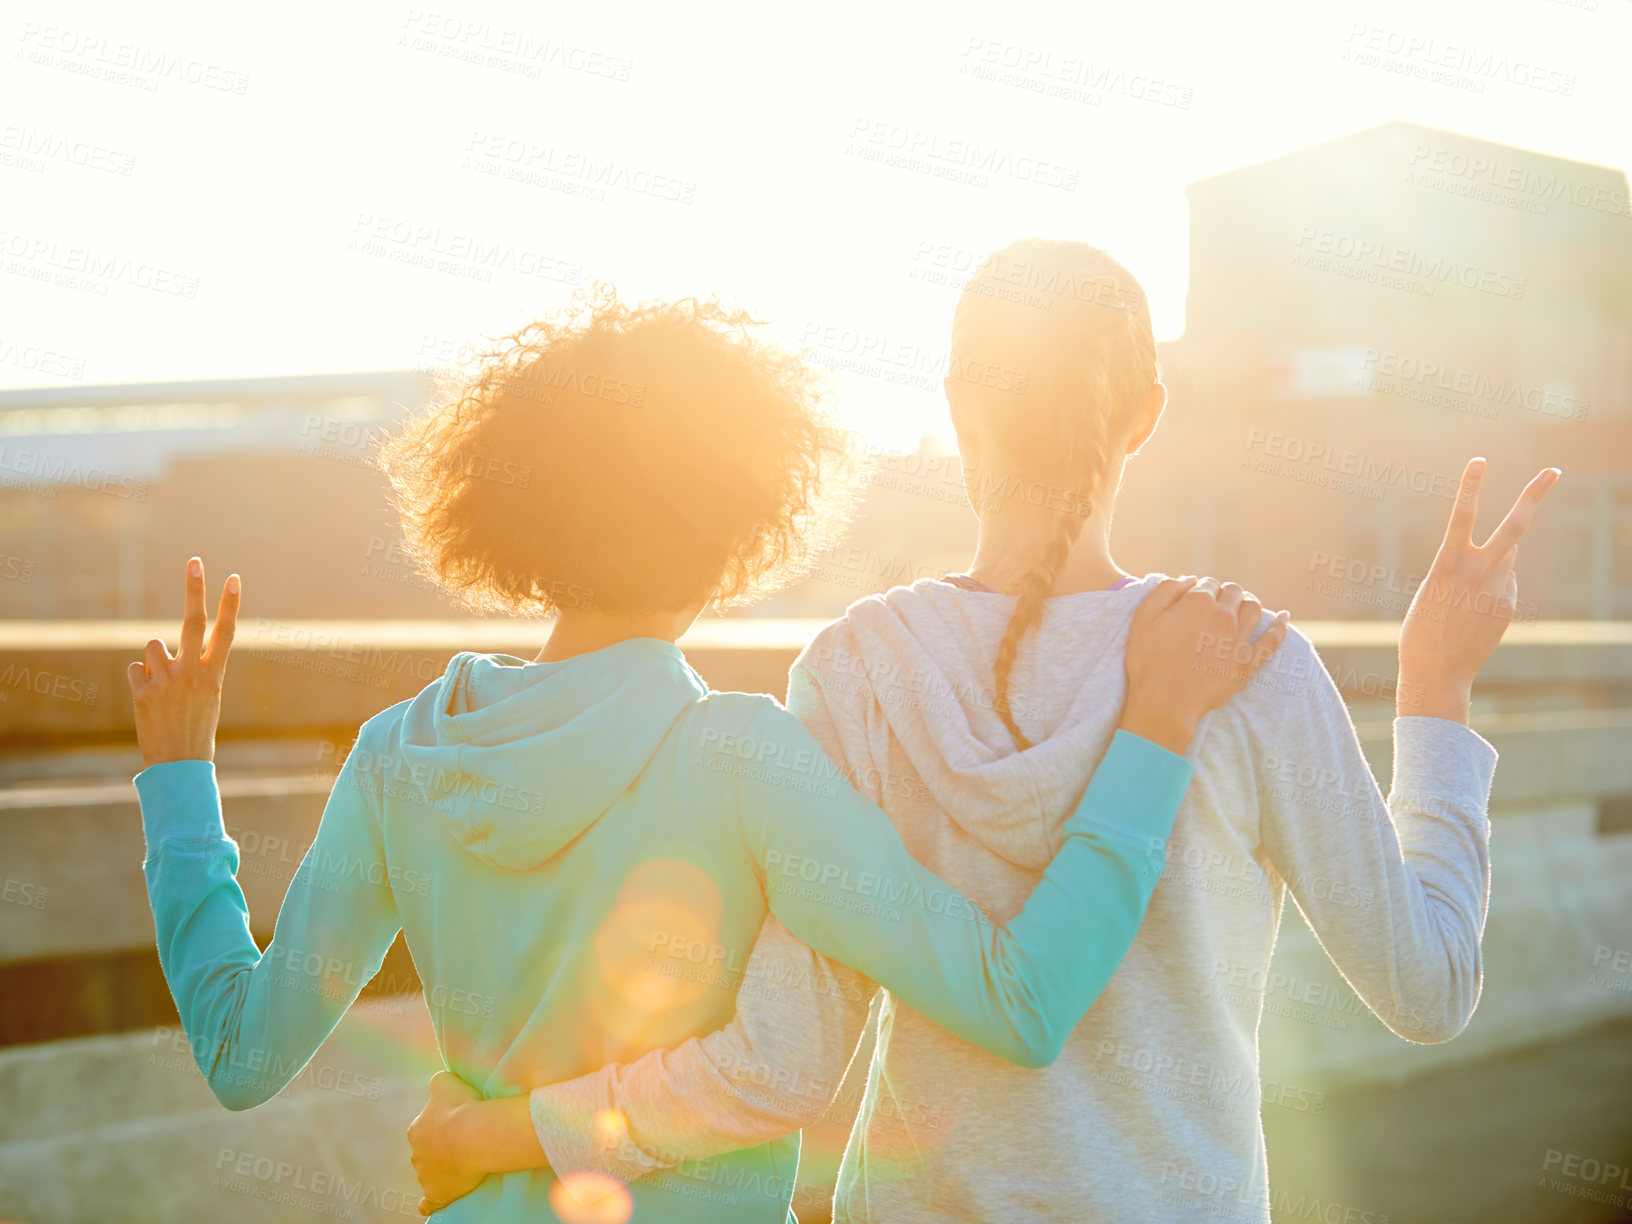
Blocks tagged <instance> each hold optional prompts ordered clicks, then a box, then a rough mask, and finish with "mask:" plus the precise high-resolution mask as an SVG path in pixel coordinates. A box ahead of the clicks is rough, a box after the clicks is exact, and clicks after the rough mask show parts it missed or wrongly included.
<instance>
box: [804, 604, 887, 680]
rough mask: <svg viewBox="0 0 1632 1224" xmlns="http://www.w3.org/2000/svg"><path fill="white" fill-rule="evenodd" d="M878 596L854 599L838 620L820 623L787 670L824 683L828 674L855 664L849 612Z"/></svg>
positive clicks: (853, 638) (830, 674)
mask: <svg viewBox="0 0 1632 1224" xmlns="http://www.w3.org/2000/svg"><path fill="white" fill-rule="evenodd" d="M882 599H883V597H882V596H879V595H870V596H868V597H867V599H862V600H857V601H856V602H855V603H853V604H851V605H850V607H848V608H846V609H845V612H844V615H843V616H841V617H839V619H838V620H836V621H832V622H830V623H828V624H827V625H824V626H823V627H822V629H821V631H820V632H819V633H817V635H816V636H815V637H813V638H811V639H810V641H809V642H808V643H807V644H806V646H805V648H804V649H803V650H801V651H800V652H799V655H798V657H797V658H795V659H794V661H793V666H792V667H791V668H790V669H789V674H790V675H791V674H796V673H801V672H802V673H804V675H805V676H807V677H808V678H810V679H812V680H815V681H816V682H817V683H818V684H824V683H825V682H826V681H827V680H828V679H829V678H830V677H832V676H837V675H843V674H845V672H846V671H847V670H849V669H850V668H852V667H854V666H856V665H857V661H858V660H859V658H860V654H859V652H858V651H857V649H856V635H855V631H854V629H853V628H852V627H851V625H850V616H851V614H852V613H853V612H854V611H855V610H856V609H857V608H859V607H860V606H861V605H863V604H866V603H869V602H872V601H882Z"/></svg>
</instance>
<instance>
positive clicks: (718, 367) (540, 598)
mask: <svg viewBox="0 0 1632 1224" xmlns="http://www.w3.org/2000/svg"><path fill="white" fill-rule="evenodd" d="M759 325H760V324H759V322H758V321H757V320H755V319H754V318H752V317H751V316H750V315H748V314H747V313H745V312H742V311H738V310H732V309H727V308H726V307H724V306H722V305H720V304H719V302H718V301H716V300H713V299H709V300H699V299H694V298H688V299H684V300H680V301H675V302H655V303H642V304H640V305H634V306H631V305H626V304H624V303H622V302H620V301H619V300H618V298H617V293H616V291H615V290H614V289H613V288H611V287H610V286H604V285H597V286H596V287H595V289H594V290H593V291H591V292H590V293H587V294H584V295H581V296H580V297H579V298H578V299H577V300H576V301H575V302H574V305H573V306H572V307H571V308H569V309H568V310H567V311H566V312H564V314H563V315H562V316H561V317H560V318H559V319H558V320H556V321H540V322H535V323H532V324H529V325H528V326H526V327H524V328H522V329H521V330H519V331H517V332H514V333H512V334H511V335H508V336H505V337H502V338H500V339H498V340H496V341H493V342H492V343H491V345H490V347H488V348H487V349H486V350H485V351H484V352H483V353H481V354H480V355H479V356H478V357H477V358H476V359H475V360H474V361H473V362H472V363H471V365H470V367H469V368H468V369H466V370H465V371H464V372H463V373H460V374H457V375H454V376H451V377H449V376H445V377H444V380H443V387H442V389H441V391H440V393H439V394H438V395H437V396H435V397H434V398H433V401H432V406H431V407H430V408H429V409H428V410H427V411H426V412H424V413H423V414H421V415H419V416H417V417H415V418H413V419H411V420H410V421H409V422H408V423H407V424H406V425H405V426H404V427H402V428H401V429H399V430H398V431H397V432H396V433H394V434H393V435H392V436H391V437H389V438H388V439H387V440H386V442H385V444H384V445H383V446H382V448H381V451H380V455H379V464H380V466H381V468H382V469H383V470H384V472H385V474H386V476H387V477H388V478H389V480H390V482H391V486H392V502H393V504H394V506H395V507H396V509H397V512H398V514H399V515H400V516H401V519H402V527H403V536H404V541H405V545H406V547H407V549H408V551H409V553H410V555H412V556H413V557H414V559H415V560H416V562H417V563H418V565H419V566H420V568H421V570H422V571H423V572H424V573H425V574H426V575H427V576H429V577H430V578H432V579H433V580H434V581H436V582H437V583H438V584H439V585H441V586H442V587H443V588H444V589H446V590H447V591H448V592H449V593H450V594H451V595H452V596H453V598H454V600H455V602H457V603H458V604H459V605H460V606H462V607H464V608H467V609H469V610H472V611H480V612H501V613H510V614H517V615H523V616H528V615H541V614H545V613H548V612H551V611H555V610H560V609H563V608H573V607H593V608H596V609H599V610H601V611H605V612H610V613H615V614H627V615H633V614H641V613H647V612H658V611H680V610H682V609H686V608H690V607H693V606H696V605H697V604H700V603H712V604H713V605H714V606H716V607H728V606H734V605H738V604H742V603H746V602H749V601H751V600H752V599H753V598H756V597H757V596H759V595H761V594H764V593H765V592H767V591H769V590H774V589H775V588H776V587H778V586H780V585H783V584H784V583H786V582H788V581H790V580H791V579H793V578H795V577H797V576H798V575H799V574H801V573H802V572H804V571H805V570H806V569H808V567H809V565H810V563H811V560H812V558H813V557H814V556H816V555H818V554H819V553H820V552H821V551H822V550H823V549H825V548H827V547H830V546H831V544H832V542H833V541H834V539H835V538H836V536H837V534H838V532H839V530H840V529H841V528H842V525H843V523H844V521H845V519H846V517H847V515H848V513H849V511H850V510H851V509H852V508H853V505H854V501H855V498H854V493H855V489H856V486H855V482H854V480H853V479H851V477H852V476H853V474H855V473H856V472H857V469H858V467H859V465H858V464H856V463H855V462H854V460H855V458H856V450H855V448H854V446H853V443H852V442H851V440H850V439H849V437H848V436H847V435H846V434H845V433H844V431H842V430H840V429H838V428H837V427H836V426H835V425H834V424H833V422H832V419H831V417H830V416H829V414H828V412H827V384H826V383H825V381H824V380H823V378H822V376H821V374H820V373H819V372H818V371H816V370H814V369H813V368H812V367H810V366H808V365H806V364H805V363H804V362H803V361H801V360H800V359H799V358H797V357H795V356H793V355H791V354H789V353H786V352H784V351H782V350H780V349H778V348H776V347H774V346H772V345H770V344H768V343H765V342H764V341H762V340H761V339H759V338H758V337H757V336H756V335H755V334H754V329H755V328H756V327H758V326H759ZM824 489H825V495H824Z"/></svg>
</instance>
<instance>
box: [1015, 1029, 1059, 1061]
mask: <svg viewBox="0 0 1632 1224" xmlns="http://www.w3.org/2000/svg"><path fill="white" fill-rule="evenodd" d="M1066 1036H1067V1034H1065V1033H1054V1032H1050V1031H1048V1030H1047V1029H1039V1030H1038V1031H1036V1032H1034V1033H1028V1034H1022V1035H1021V1036H1020V1040H1019V1041H1017V1042H1016V1043H1015V1045H1014V1047H1013V1048H1012V1049H1009V1050H1006V1051H1005V1052H1004V1054H1003V1057H1004V1058H1005V1059H1007V1060H1008V1061H1009V1062H1011V1063H1013V1064H1014V1065H1015V1066H1017V1067H1024V1068H1025V1069H1026V1070H1027V1071H1042V1070H1044V1069H1046V1068H1048V1067H1052V1066H1053V1065H1054V1064H1055V1063H1057V1062H1058V1061H1059V1060H1060V1055H1061V1054H1062V1053H1063V1052H1064V1051H1065V1039H1066Z"/></svg>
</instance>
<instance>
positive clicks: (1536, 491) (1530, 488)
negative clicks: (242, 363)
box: [1480, 468, 1564, 557]
mask: <svg viewBox="0 0 1632 1224" xmlns="http://www.w3.org/2000/svg"><path fill="white" fill-rule="evenodd" d="M1563 474H1564V473H1563V472H1561V471H1560V470H1559V469H1558V468H1544V469H1542V470H1541V471H1540V472H1538V473H1537V474H1536V477H1535V479H1533V480H1532V481H1531V482H1530V483H1529V484H1527V485H1525V486H1524V492H1523V493H1520V494H1519V499H1518V501H1516V502H1514V503H1513V508H1512V509H1511V510H1509V511H1508V512H1507V517H1506V518H1504V519H1503V520H1502V522H1501V526H1499V527H1497V528H1496V530H1495V531H1493V532H1492V533H1491V535H1490V539H1488V540H1486V541H1485V542H1484V544H1483V545H1482V546H1481V547H1480V551H1481V552H1485V553H1489V554H1492V555H1494V556H1497V557H1500V556H1501V555H1502V554H1504V553H1506V552H1507V551H1508V550H1509V549H1511V548H1512V547H1513V546H1514V545H1515V544H1517V543H1518V542H1519V537H1520V536H1522V535H1524V532H1525V529H1526V528H1527V527H1529V526H1530V520H1531V519H1532V518H1534V517H1535V515H1536V508H1537V507H1538V506H1540V505H1541V499H1542V498H1544V497H1546V496H1547V491H1548V490H1549V489H1551V488H1552V487H1553V486H1554V485H1555V484H1557V483H1558V478H1559V477H1560V476H1562V475H1563Z"/></svg>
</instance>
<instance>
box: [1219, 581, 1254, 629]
mask: <svg viewBox="0 0 1632 1224" xmlns="http://www.w3.org/2000/svg"><path fill="white" fill-rule="evenodd" d="M1245 594H1246V592H1245V591H1243V590H1242V589H1241V584H1240V583H1237V582H1226V583H1225V584H1224V585H1223V586H1221V587H1219V588H1218V606H1219V607H1220V608H1221V609H1222V610H1223V611H1225V612H1228V613H1229V614H1230V615H1231V616H1238V615H1239V614H1240V612H1241V601H1242V597H1243V596H1244V595H1245ZM1254 623H1255V624H1256V622H1254Z"/></svg>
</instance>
